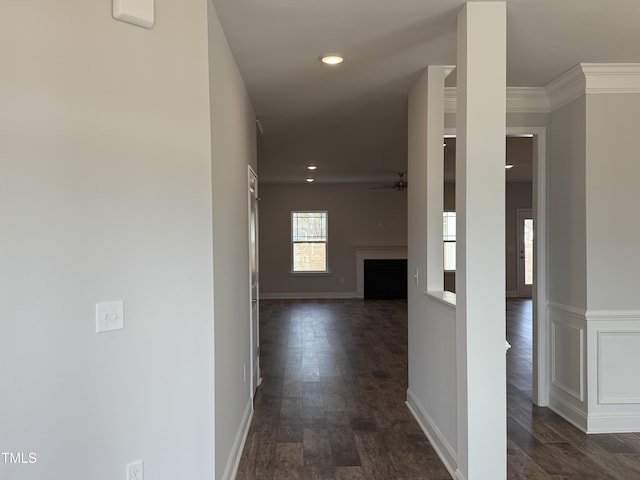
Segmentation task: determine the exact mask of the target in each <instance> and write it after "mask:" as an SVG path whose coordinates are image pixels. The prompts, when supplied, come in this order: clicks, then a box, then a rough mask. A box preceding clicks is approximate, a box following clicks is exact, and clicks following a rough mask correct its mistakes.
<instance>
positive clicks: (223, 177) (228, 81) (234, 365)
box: [207, 1, 257, 479]
mask: <svg viewBox="0 0 640 480" xmlns="http://www.w3.org/2000/svg"><path fill="white" fill-rule="evenodd" d="M207 4H208V6H209V10H208V19H209V70H210V87H211V89H210V103H211V164H212V172H211V173H212V175H211V182H212V192H213V196H212V199H213V267H214V269H213V281H214V286H213V293H214V298H215V301H214V306H215V311H214V318H215V365H216V368H215V414H216V416H215V452H216V475H215V478H217V479H227V478H232V477H231V474H232V472H233V469H234V467H235V464H236V462H237V461H238V459H239V456H240V454H241V451H240V448H241V443H242V440H243V438H244V437H243V435H244V432H245V430H246V429H247V428H248V422H249V420H250V414H251V396H250V387H249V381H248V376H249V374H250V353H249V350H250V345H249V319H250V312H249V306H250V298H249V233H248V232H249V230H248V229H249V227H248V225H249V217H248V215H249V214H248V208H249V203H248V202H249V201H248V193H247V192H248V178H249V176H248V168H247V166H248V165H251V166H252V167H253V168H254V170H257V160H256V126H255V114H254V111H253V107H252V105H251V101H250V100H249V96H248V95H247V91H246V89H245V85H244V82H243V80H242V77H241V76H240V72H239V71H238V67H237V66H236V63H235V60H234V58H233V55H232V53H231V49H230V48H229V45H228V43H227V39H226V37H225V35H224V32H223V30H222V26H221V25H220V22H219V21H218V17H217V15H216V12H215V9H214V7H213V4H212V3H211V1H208V2H207ZM245 369H246V372H247V377H246V379H245V375H244V372H245Z"/></svg>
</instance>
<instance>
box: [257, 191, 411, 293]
mask: <svg viewBox="0 0 640 480" xmlns="http://www.w3.org/2000/svg"><path fill="white" fill-rule="evenodd" d="M369 187H370V185H363V184H312V185H309V184H305V185H291V184H260V203H259V208H260V251H261V252H262V254H261V255H260V292H261V295H276V296H283V295H282V294H285V296H286V295H288V294H294V295H307V294H308V295H313V294H318V293H321V294H327V293H328V294H339V295H347V296H355V294H356V247H357V246H363V245H369V246H406V244H407V194H406V191H405V192H398V191H396V190H392V189H381V190H372V189H370V188H369ZM293 210H327V211H328V212H329V269H330V270H331V274H330V275H312V276H300V275H294V276H292V275H290V271H291V212H292V211H293Z"/></svg>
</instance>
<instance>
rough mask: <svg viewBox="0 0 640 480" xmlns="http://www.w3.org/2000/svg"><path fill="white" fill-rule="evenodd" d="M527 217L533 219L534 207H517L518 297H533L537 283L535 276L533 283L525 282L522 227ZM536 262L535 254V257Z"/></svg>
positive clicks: (534, 226)
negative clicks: (527, 283)
mask: <svg viewBox="0 0 640 480" xmlns="http://www.w3.org/2000/svg"><path fill="white" fill-rule="evenodd" d="M525 218H531V219H533V209H532V208H516V235H517V236H516V239H517V242H516V243H517V246H518V247H517V248H518V264H517V272H518V297H520V298H532V297H533V286H534V285H535V278H534V281H533V283H532V284H531V285H526V284H525V283H524V275H525V269H524V262H523V261H522V260H523V259H524V257H523V255H524V231H523V229H522V222H523V220H524V219H525ZM535 228H536V224H535V221H534V222H533V229H534V230H533V235H534V244H533V248H534V252H535V247H536V246H535ZM533 261H534V262H535V256H534V258H533Z"/></svg>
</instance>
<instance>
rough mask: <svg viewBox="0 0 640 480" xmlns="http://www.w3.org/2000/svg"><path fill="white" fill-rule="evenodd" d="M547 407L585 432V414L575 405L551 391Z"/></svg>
mask: <svg viewBox="0 0 640 480" xmlns="http://www.w3.org/2000/svg"><path fill="white" fill-rule="evenodd" d="M549 408H550V409H551V410H553V411H554V412H555V413H557V414H558V415H560V416H561V417H562V418H564V419H565V420H566V421H567V422H569V423H570V424H572V425H573V426H575V427H577V428H579V429H580V430H582V431H583V432H585V433H587V414H586V413H585V412H583V411H582V410H580V409H579V408H578V407H576V406H575V405H572V404H571V403H569V402H567V401H565V400H563V399H562V398H560V397H559V396H558V395H555V394H554V393H553V392H550V393H549Z"/></svg>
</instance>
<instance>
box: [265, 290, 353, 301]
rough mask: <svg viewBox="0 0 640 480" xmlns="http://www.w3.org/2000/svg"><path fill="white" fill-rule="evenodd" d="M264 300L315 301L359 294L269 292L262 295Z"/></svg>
mask: <svg viewBox="0 0 640 480" xmlns="http://www.w3.org/2000/svg"><path fill="white" fill-rule="evenodd" d="M260 298H261V299H264V300H313V299H317V298H320V299H324V298H329V299H331V298H337V299H341V298H358V294H357V292H269V293H260Z"/></svg>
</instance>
